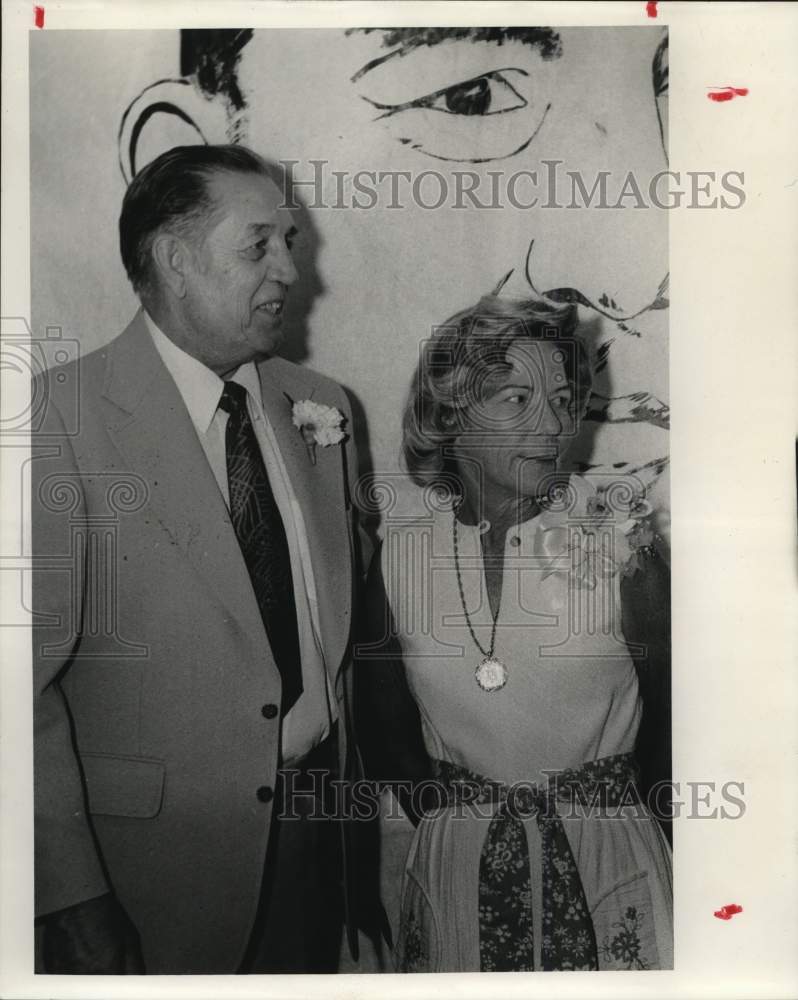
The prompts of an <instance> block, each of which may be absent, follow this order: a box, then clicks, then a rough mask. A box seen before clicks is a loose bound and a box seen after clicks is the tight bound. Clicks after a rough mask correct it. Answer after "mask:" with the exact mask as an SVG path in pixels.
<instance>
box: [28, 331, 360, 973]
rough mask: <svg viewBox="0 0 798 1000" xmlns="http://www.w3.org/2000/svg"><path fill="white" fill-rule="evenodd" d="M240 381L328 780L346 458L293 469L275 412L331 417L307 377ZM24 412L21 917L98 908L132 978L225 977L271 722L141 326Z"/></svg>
mask: <svg viewBox="0 0 798 1000" xmlns="http://www.w3.org/2000/svg"><path fill="white" fill-rule="evenodd" d="M258 371H259V374H260V380H261V388H262V393H263V404H264V410H265V412H266V414H267V416H268V418H269V419H270V421H271V422H272V425H273V427H274V429H275V433H276V435H277V438H278V440H279V442H280V448H281V452H282V455H283V459H284V462H285V465H286V468H287V471H288V474H289V476H290V478H291V482H292V486H293V489H294V492H295V494H296V497H297V500H298V502H299V504H300V505H301V507H302V510H303V514H304V518H305V522H306V528H307V533H308V543H309V546H310V551H311V558H312V561H313V567H314V576H315V579H316V586H317V591H318V598H319V617H320V627H321V632H322V636H321V639H322V645H323V649H324V656H325V661H326V667H327V669H328V672H329V676H330V679H331V681H332V686H333V691H334V692H335V697H336V699H337V701H338V708H339V716H340V720H341V722H340V723H339V727H338V728H339V733H340V737H341V740H340V742H341V757H342V770H345V769H346V766H347V764H346V760H345V757H346V753H347V730H348V720H349V717H350V715H349V704H348V703H349V689H348V685H349V677H348V675H349V671H348V670H347V669H346V660H347V656H348V650H349V632H350V618H351V610H352V589H353V574H352V565H353V560H352V552H353V536H352V532H351V518H350V506H351V504H350V497H349V490H348V482H347V477H348V473H349V472H351V473H354V471H355V463H354V455H353V453H352V450H351V448H352V446H351V443H349V442H351V436H350V439H349V442H348V443H347V444H346V445H345V446H341V445H336V446H333V447H328V448H317V450H316V464H315V465H314V464H312V463H311V461H310V459H309V456H308V453H307V449H306V446H305V443H304V441H303V440H302V436H301V434H300V432H299V431H298V430H297V429H296V428H295V427H294V426H293V425H292V422H291V406H290V403H289V402H288V400H287V399H286V394H287V395H288V396H289V397H291V398H292V399H293V400H299V399H303V398H312V399H314V400H315V401H316V402H320V403H324V404H327V405H330V406H336V407H338V409H339V410H341V412H342V413H343V414H344V415H345V416H346V417H347V418H350V414H349V407H348V404H347V400H346V397H345V395H344V393H343V391H342V390H341V388H340V387H339V386H338V385H337V384H335V383H334V382H332V381H330V380H329V379H327V378H324V377H323V376H321V375H318V374H316V373H314V372H311V371H309V370H308V369H305V368H301V367H298V366H297V365H294V364H291V363H290V362H287V361H284V360H282V359H280V358H272V359H269V360H267V361H265V362H262V363H260V364H259V365H258ZM62 376H63V377H62ZM75 393H77V404H76V402H75V396H74V394H75ZM34 399H36V400H44V402H43V410H44V414H43V420H42V422H41V427H40V428H39V429H38V430H37V432H36V433H35V434H34V437H33V456H32V493H31V501H32V512H33V553H34V583H33V603H34V636H33V643H34V649H33V653H34V661H33V662H34V726H35V761H34V765H35V785H36V796H35V802H36V817H35V841H36V855H35V858H36V861H35V863H36V870H35V884H36V903H37V906H36V909H37V914H38V915H41V914H47V913H49V912H52V911H55V910H58V909H61V908H64V907H67V906H70V905H73V904H75V903H78V902H81V901H83V900H87V899H91V898H92V897H95V896H97V895H100V894H102V893H104V892H106V891H108V889H109V888H110V889H112V890H113V891H114V892H115V893H116V895H117V897H118V898H119V900H120V902H121V903H122V905H123V906H124V908H125V909H126V911H127V912H128V914H129V916H130V917H131V918H132V920H133V922H134V923H135V925H136V926H137V928H138V930H139V932H140V934H141V938H142V946H143V951H144V959H145V963H146V966H147V971H148V972H152V973H168V972H192V973H207V972H218V973H221V972H229V973H231V972H235V971H236V969H237V968H238V965H239V962H240V960H241V957H242V955H243V952H244V949H245V946H246V944H247V940H248V936H249V933H250V930H251V927H252V923H253V919H254V915H255V910H256V907H257V903H258V896H259V888H260V880H261V875H262V871H263V863H264V858H265V854H266V846H267V840H268V836H269V829H270V820H271V810H272V804H271V802H269V801H263V800H264V799H266V798H267V797H268V792H266V793H264V792H263V789H271V788H273V787H274V785H275V772H276V768H277V762H278V744H279V733H280V722H281V720H280V716H279V715H277V716H276V717H275V718H269V717H268V715H269V712H268V710H267V712H266V713H263V712H262V708H263V706H264V705H279V704H280V675H279V672H278V670H277V667H276V665H275V663H274V660H273V657H272V654H271V650H270V647H269V643H268V640H267V637H266V632H265V628H264V625H263V621H262V618H261V615H260V612H259V609H258V605H257V601H256V599H255V595H254V592H253V590H252V586H251V583H250V579H249V575H248V573H247V569H246V565H245V563H244V560H243V557H242V555H241V551H240V549H239V546H238V542H237V539H236V535H235V531H234V529H233V526H232V524H231V521H230V518H229V515H228V511H227V508H226V506H225V503H224V501H223V499H222V496H221V494H220V491H219V488H218V486H217V483H216V481H215V479H214V476H213V473H212V471H211V469H210V467H209V465H208V462H207V460H206V458H205V455H204V453H203V451H202V447H201V445H200V443H199V441H198V439H197V436H196V434H195V431H194V428H193V426H192V424H191V420H190V417H189V415H188V413H187V411H186V409H185V406H184V404H183V402H182V399H181V397H180V395H179V393H178V390H177V388H176V386H175V384H174V382H173V381H172V379H171V376H170V375H169V373H168V372H167V370H166V368H165V367H164V365H163V363H162V361H161V359H160V357H159V355H158V353H157V351H156V349H155V346H154V344H153V343H152V340H151V338H150V336H149V333H148V331H147V329H146V326H145V324H144V320H143V317H142V315H141V314H139V315H138V316H137V317H136V318H135V319H134V320H133V322H132V323H131V324H130V326H129V327H128V328H127V329H126V330H125V332H124V333H122V335H121V336H119V337H118V338H117V339H116V340H114V341H113V342H112V343H110V344H109V345H108V346H107V347H105V348H102V349H101V350H98V351H95V352H93V353H91V354H89V355H88V356H87V357H85V358H84V359H82V360H81V361H80V362H78V363H77V364H76V365H74V366H66V367H65V368H63V369H61V370H56V371H54V372H53V371H51V372H50V373H49V374H48V375H46V376H45V377H44V384H40V385H38V386H36V387H34ZM67 415H68V416H67ZM350 419H351V418H350ZM350 428H351V424H350ZM350 746H351V744H350ZM259 789H260V790H261V791H260V794H259Z"/></svg>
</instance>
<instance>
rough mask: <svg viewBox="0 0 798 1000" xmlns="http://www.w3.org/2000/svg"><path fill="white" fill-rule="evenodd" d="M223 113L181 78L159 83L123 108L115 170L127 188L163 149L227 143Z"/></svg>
mask: <svg viewBox="0 0 798 1000" xmlns="http://www.w3.org/2000/svg"><path fill="white" fill-rule="evenodd" d="M227 126H228V120H227V111H226V109H225V106H224V104H223V102H222V101H221V100H218V99H216V100H214V99H213V98H208V97H205V96H203V95H202V93H201V92H200V91H199V88H198V87H197V85H196V84H195V83H194V82H193V81H192V80H188V79H185V78H180V79H174V80H159V81H158V82H157V83H153V84H152V85H151V86H149V87H147V88H146V89H145V90H143V91H142V92H141V93H140V94H139V95H138V97H136V98H135V99H134V100H133V101H131V103H130V104H129V105H128V107H127V108H126V110H125V112H124V114H123V115H122V120H121V122H120V124H119V137H118V142H119V166H120V169H121V170H122V175H123V177H124V178H125V182H126V183H127V184H129V183H130V181H131V180H132V179H133V178H134V177H135V176H136V172H137V171H138V170H140V169H141V168H142V167H143V166H144V165H145V164H147V163H149V162H151V161H152V160H154V159H155V158H156V157H157V156H160V154H161V153H165V152H166V150H167V149H173V148H174V147H175V146H189V145H197V144H198V143H223V142H226V141H227Z"/></svg>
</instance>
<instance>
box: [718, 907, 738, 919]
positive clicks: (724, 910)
mask: <svg viewBox="0 0 798 1000" xmlns="http://www.w3.org/2000/svg"><path fill="white" fill-rule="evenodd" d="M742 912H743V908H742V906H738V905H737V904H736V903H728V904H727V905H726V906H721V908H720V909H719V910H715V916H716V917H717V918H718V920H731V918H732V917H733V916H734V914H735V913H742Z"/></svg>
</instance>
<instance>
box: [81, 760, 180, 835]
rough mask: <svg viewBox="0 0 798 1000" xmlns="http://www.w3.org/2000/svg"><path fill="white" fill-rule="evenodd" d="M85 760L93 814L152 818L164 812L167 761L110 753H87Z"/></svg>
mask: <svg viewBox="0 0 798 1000" xmlns="http://www.w3.org/2000/svg"><path fill="white" fill-rule="evenodd" d="M81 761H82V764H83V774H84V777H85V780H86V792H87V796H88V800H89V812H91V813H92V814H93V815H98V816H128V817H130V818H131V819H152V818H153V817H154V816H157V815H158V813H159V812H160V811H161V804H162V802H163V789H164V780H165V769H164V763H163V761H161V760H155V759H154V758H151V757H122V756H119V755H118V754H106V753H84V754H82V755H81Z"/></svg>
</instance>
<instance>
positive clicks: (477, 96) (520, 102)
mask: <svg viewBox="0 0 798 1000" xmlns="http://www.w3.org/2000/svg"><path fill="white" fill-rule="evenodd" d="M503 73H520V74H522V75H523V76H527V73H526V72H525V71H524V70H521V69H510V70H503V71H500V70H495V71H493V72H491V73H484V74H483V75H482V76H477V77H474V78H473V79H471V80H465V81H463V82H462V83H456V84H454V85H453V86H451V87H446V88H445V89H443V90H436V91H435V93H434V94H426V95H425V96H424V97H419V98H417V99H416V100H414V101H406V102H405V103H404V104H378V103H377V102H376V101H369V103H370V104H373V105H374V107H375V108H378V109H380V110H381V111H384V112H385V115H383V116H382V117H387V116H388V115H393V114H396V113H397V112H399V111H408V110H409V109H411V108H427V109H428V110H430V111H442V112H443V113H444V114H449V115H464V116H468V117H472V116H475V115H498V114H503V113H504V112H506V111H517V110H519V109H520V108H525V107H526V105H527V102H526V101H525V100H524V98H523V97H521V95H520V94H519V93H518V91H517V90H516V89H515V87H513V86H512V84H510V83H509V81H508V80H507V78H506V77H505V76H503ZM366 100H368V98H366Z"/></svg>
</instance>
